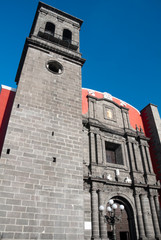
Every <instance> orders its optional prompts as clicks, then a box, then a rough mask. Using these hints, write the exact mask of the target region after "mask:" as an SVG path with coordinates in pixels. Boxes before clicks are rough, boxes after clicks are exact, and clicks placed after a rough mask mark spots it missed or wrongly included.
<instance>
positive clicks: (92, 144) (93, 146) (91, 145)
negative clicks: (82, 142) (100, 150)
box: [90, 132, 96, 163]
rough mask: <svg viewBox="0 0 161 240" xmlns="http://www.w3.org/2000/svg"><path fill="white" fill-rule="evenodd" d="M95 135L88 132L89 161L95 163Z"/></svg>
mask: <svg viewBox="0 0 161 240" xmlns="http://www.w3.org/2000/svg"><path fill="white" fill-rule="evenodd" d="M95 147H96V146H95V136H94V133H93V132H90V149H91V162H92V163H96V148H95Z"/></svg>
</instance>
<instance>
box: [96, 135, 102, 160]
mask: <svg viewBox="0 0 161 240" xmlns="http://www.w3.org/2000/svg"><path fill="white" fill-rule="evenodd" d="M97 154H98V163H99V164H101V163H102V142H101V136H100V135H99V134H97Z"/></svg>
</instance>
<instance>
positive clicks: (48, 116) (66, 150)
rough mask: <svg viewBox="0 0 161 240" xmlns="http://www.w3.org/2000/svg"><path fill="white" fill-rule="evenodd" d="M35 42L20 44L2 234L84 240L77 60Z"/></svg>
mask: <svg viewBox="0 0 161 240" xmlns="http://www.w3.org/2000/svg"><path fill="white" fill-rule="evenodd" d="M78 31H79V29H77V32H78ZM35 41H36V40H35ZM37 42H39V39H37ZM37 45H38V44H35V43H33V42H32V43H26V46H25V49H26V55H25V58H24V62H23V63H21V66H20V68H21V69H22V70H21V74H20V79H19V84H18V89H17V93H16V97H15V101H14V105H13V110H12V113H11V118H10V121H9V125H8V130H7V134H6V139H5V143H4V147H3V152H2V157H1V161H0V162H1V168H0V169H1V177H0V179H1V180H0V191H1V195H0V200H1V205H0V213H1V221H0V232H1V239H54V240H58V239H62V240H65V239H66V240H72V239H73V240H76V239H79V240H83V239H84V204H83V164H82V163H83V156H82V117H81V111H82V110H81V63H80V61H76V60H75V61H71V56H70V55H69V57H68V56H67V55H66V57H65V58H64V54H59V53H56V52H54V51H52V50H50V51H49V50H47V47H46V46H45V47H44V48H43V47H42V45H41V46H39V47H38V46H37ZM51 45H54V43H51ZM60 47H61V46H59V48H60ZM61 48H62V53H63V49H64V48H63V46H62V47H61ZM65 51H66V49H65ZM74 54H75V53H74V51H73V55H74ZM76 55H78V54H76ZM49 60H56V61H58V62H60V63H61V64H62V66H63V72H62V74H60V75H59V74H53V73H51V72H50V71H48V69H47V68H46V63H47V61H49Z"/></svg>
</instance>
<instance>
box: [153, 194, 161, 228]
mask: <svg viewBox="0 0 161 240" xmlns="http://www.w3.org/2000/svg"><path fill="white" fill-rule="evenodd" d="M154 202H155V209H156V213H157V217H158V222H159V226H160V229H161V211H160V204H159V199H158V195H155V196H154Z"/></svg>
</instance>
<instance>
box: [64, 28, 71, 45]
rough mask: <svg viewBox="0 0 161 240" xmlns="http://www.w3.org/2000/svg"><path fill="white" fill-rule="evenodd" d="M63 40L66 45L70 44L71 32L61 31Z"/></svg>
mask: <svg viewBox="0 0 161 240" xmlns="http://www.w3.org/2000/svg"><path fill="white" fill-rule="evenodd" d="M63 40H64V41H66V42H68V43H71V41H72V32H71V31H70V30H68V29H64V31H63Z"/></svg>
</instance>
